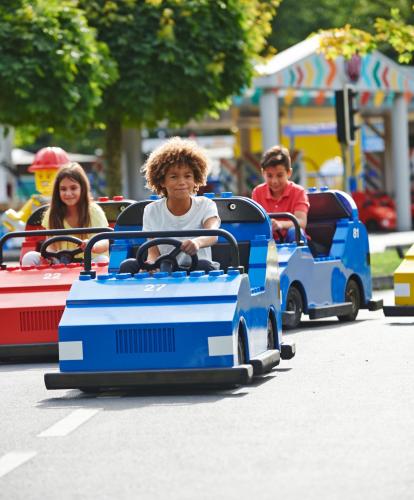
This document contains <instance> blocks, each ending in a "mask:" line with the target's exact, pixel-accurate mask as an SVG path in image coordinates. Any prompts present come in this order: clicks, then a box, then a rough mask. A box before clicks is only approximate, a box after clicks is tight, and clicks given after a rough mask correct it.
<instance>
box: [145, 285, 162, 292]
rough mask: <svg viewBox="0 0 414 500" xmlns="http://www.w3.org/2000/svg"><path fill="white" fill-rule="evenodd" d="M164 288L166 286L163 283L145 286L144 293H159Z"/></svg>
mask: <svg viewBox="0 0 414 500" xmlns="http://www.w3.org/2000/svg"><path fill="white" fill-rule="evenodd" d="M165 286H167V285H166V284H165V283H164V284H163V285H145V286H144V292H159V291H160V290H162V289H163V288H164V287H165Z"/></svg>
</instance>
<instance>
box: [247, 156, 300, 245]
mask: <svg viewBox="0 0 414 500" xmlns="http://www.w3.org/2000/svg"><path fill="white" fill-rule="evenodd" d="M260 166H261V167H262V175H263V178H264V180H265V182H264V183H263V184H260V185H259V186H256V187H255V188H254V189H253V192H252V198H253V200H255V201H257V203H260V205H262V207H263V208H264V209H265V210H266V212H269V213H270V212H290V213H292V214H293V215H294V216H295V217H296V218H297V219H298V221H299V225H300V227H301V229H302V236H303V237H304V238H305V239H306V236H305V233H304V230H305V227H306V223H307V214H308V211H309V200H308V195H307V194H306V192H305V190H304V189H303V187H302V186H299V185H298V184H295V183H294V182H292V181H290V180H289V178H290V176H291V175H292V166H291V160H290V155H289V151H288V150H287V149H286V148H284V147H282V146H273V147H272V148H270V149H268V150H267V151H266V152H265V153H264V154H263V156H262V160H261V162H260ZM272 228H273V235H274V238H275V240H280V235H281V236H282V237H283V241H285V242H292V241H295V228H294V226H293V222H292V221H290V220H275V219H272Z"/></svg>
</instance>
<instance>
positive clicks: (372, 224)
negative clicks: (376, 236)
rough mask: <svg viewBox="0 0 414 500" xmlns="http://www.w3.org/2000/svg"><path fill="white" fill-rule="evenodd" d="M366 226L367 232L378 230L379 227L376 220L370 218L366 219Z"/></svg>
mask: <svg viewBox="0 0 414 500" xmlns="http://www.w3.org/2000/svg"><path fill="white" fill-rule="evenodd" d="M366 227H367V231H368V232H369V233H373V232H375V231H378V229H379V226H378V223H377V221H375V220H372V219H371V220H368V221H367V223H366Z"/></svg>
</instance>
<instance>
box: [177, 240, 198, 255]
mask: <svg viewBox="0 0 414 500" xmlns="http://www.w3.org/2000/svg"><path fill="white" fill-rule="evenodd" d="M180 248H181V250H182V251H183V252H185V253H186V254H188V255H195V254H196V253H197V252H198V251H199V250H200V244H199V243H198V241H197V240H185V241H183V242H182V244H181V247H180Z"/></svg>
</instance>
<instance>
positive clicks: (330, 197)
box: [270, 189, 382, 328]
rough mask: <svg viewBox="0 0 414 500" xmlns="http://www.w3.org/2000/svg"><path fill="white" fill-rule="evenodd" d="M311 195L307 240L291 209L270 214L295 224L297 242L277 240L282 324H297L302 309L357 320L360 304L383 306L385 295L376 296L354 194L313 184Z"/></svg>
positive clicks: (372, 307)
mask: <svg viewBox="0 0 414 500" xmlns="http://www.w3.org/2000/svg"><path fill="white" fill-rule="evenodd" d="M308 196H309V203H310V210H309V214H308V224H307V226H306V232H307V234H308V235H309V236H310V241H309V242H307V241H301V237H300V231H299V224H298V221H297V220H296V218H295V217H294V216H293V215H291V214H270V216H271V217H274V218H290V219H291V220H293V221H294V223H295V226H296V242H295V243H287V244H278V245H277V250H278V259H279V267H280V286H281V290H282V311H283V313H282V318H283V325H284V326H285V327H288V328H289V327H290V328H296V327H297V326H298V325H299V323H300V319H301V316H302V313H304V314H307V315H309V318H310V319H318V318H326V317H329V316H337V317H338V319H339V320H340V321H353V320H354V319H355V318H356V317H357V314H358V311H359V309H361V308H365V309H369V310H371V311H373V310H378V309H381V308H382V300H372V287H371V269H370V253H369V242H368V235H367V231H366V228H365V226H364V225H363V224H362V223H361V221H360V220H359V218H358V210H357V207H356V204H355V202H354V200H353V199H352V198H351V196H349V195H348V194H347V193H344V192H342V191H336V190H327V189H321V190H320V191H319V192H317V191H316V190H314V189H312V190H310V192H309V193H308Z"/></svg>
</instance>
